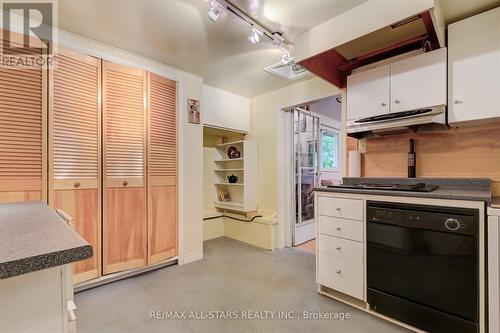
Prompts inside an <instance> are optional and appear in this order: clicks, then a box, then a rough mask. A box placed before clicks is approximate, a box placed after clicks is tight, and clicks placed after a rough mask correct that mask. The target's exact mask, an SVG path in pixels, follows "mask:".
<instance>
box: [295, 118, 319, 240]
mask: <svg viewBox="0 0 500 333" xmlns="http://www.w3.org/2000/svg"><path fill="white" fill-rule="evenodd" d="M293 119H294V126H293V131H294V132H293V147H294V156H295V186H294V188H295V195H294V199H295V227H294V238H293V243H294V245H298V244H301V243H304V242H306V241H308V240H311V239H313V238H314V237H315V234H316V225H315V222H316V221H315V216H314V192H313V188H314V187H316V186H317V185H318V167H319V163H318V160H319V154H318V142H319V118H318V117H317V116H315V115H314V114H312V113H310V112H308V111H306V110H303V109H300V108H296V109H294V112H293Z"/></svg>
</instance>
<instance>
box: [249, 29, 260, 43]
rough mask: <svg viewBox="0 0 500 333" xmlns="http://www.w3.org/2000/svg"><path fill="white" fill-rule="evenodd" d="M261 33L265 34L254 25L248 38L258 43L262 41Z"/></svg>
mask: <svg viewBox="0 0 500 333" xmlns="http://www.w3.org/2000/svg"><path fill="white" fill-rule="evenodd" d="M261 35H263V32H262V31H260V30H259V29H257V28H256V27H254V26H252V31H251V32H250V36H248V40H249V41H251V42H252V43H254V44H257V43H258V42H259V41H260V36H261Z"/></svg>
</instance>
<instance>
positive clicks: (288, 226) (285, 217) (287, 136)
mask: <svg viewBox="0 0 500 333" xmlns="http://www.w3.org/2000/svg"><path fill="white" fill-rule="evenodd" d="M339 95H340V98H341V100H342V101H343V103H342V119H341V126H340V129H339V132H340V140H341V141H340V150H339V152H340V154H341V158H340V163H341V165H342V177H345V176H346V175H347V159H346V158H343V157H344V156H345V154H346V142H347V137H346V113H347V110H346V103H345V102H344V101H345V100H346V98H347V94H346V89H339V90H338V91H337V92H335V93H331V94H328V95H326V96H322V97H319V98H316V99H314V100H310V101H307V100H306V101H304V102H302V103H300V104H296V105H291V106H286V107H282V108H280V109H279V110H278V111H279V115H278V122H279V126H278V170H282V171H283V172H278V179H277V182H278V184H277V185H278V186H277V187H278V220H279V227H278V248H280V249H281V248H285V247H293V227H292V226H293V223H294V220H295V219H294V202H293V199H294V190H293V185H292V184H293V177H294V171H293V161H294V157H293V152H292V142H293V141H292V139H293V138H292V135H291V133H292V131H291V126H292V125H293V122H292V118H291V117H290V116H289V114H288V112H290V111H291V110H293V109H294V108H295V107H298V106H300V105H304V104H307V103H313V102H315V101H317V100H320V99H324V98H327V97H334V96H339Z"/></svg>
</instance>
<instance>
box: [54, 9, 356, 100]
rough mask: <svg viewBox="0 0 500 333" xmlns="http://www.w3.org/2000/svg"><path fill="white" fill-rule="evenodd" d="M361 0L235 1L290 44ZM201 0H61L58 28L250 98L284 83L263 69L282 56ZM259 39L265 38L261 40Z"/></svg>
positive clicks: (241, 25)
mask: <svg viewBox="0 0 500 333" xmlns="http://www.w3.org/2000/svg"><path fill="white" fill-rule="evenodd" d="M363 1H365V0H235V1H233V3H234V4H235V5H236V6H238V7H240V8H241V9H242V10H244V11H245V12H248V13H250V14H251V15H252V16H253V17H254V18H256V19H258V20H259V21H261V23H262V24H263V25H264V26H266V27H268V28H269V29H271V31H278V30H280V31H283V32H285V33H286V36H285V37H286V38H287V39H288V40H290V41H293V39H294V38H295V37H296V36H297V34H299V33H301V32H303V31H305V30H307V29H310V28H311V27H313V26H315V25H318V24H320V23H322V22H324V21H326V20H327V19H329V18H331V17H333V16H335V15H338V14H340V13H342V12H343V11H345V10H347V9H349V8H351V7H354V6H355V5H357V4H359V3H361V2H363ZM207 8H208V5H207V1H206V0H59V27H60V28H61V29H62V30H65V31H68V32H72V33H74V34H77V35H80V36H83V37H86V38H89V39H92V40H95V41H98V42H101V43H103V44H107V45H111V46H114V47H117V48H120V49H123V50H127V51H129V52H132V53H136V54H139V55H141V56H144V57H147V58H151V59H154V60H157V61H160V62H162V63H165V64H167V65H170V66H172V67H176V68H180V69H183V70H186V71H188V72H191V73H194V74H197V75H200V76H203V77H204V79H205V83H207V84H209V85H213V86H216V87H219V88H222V89H226V90H229V91H232V92H235V93H237V94H240V95H243V96H247V97H253V96H257V95H260V94H263V93H265V92H268V91H272V90H275V89H279V88H282V87H285V86H287V85H289V84H292V83H293V82H290V81H285V80H283V79H280V78H277V77H274V76H272V75H271V74H268V73H266V72H264V71H263V70H262V69H263V68H265V67H267V66H269V65H271V64H274V63H276V62H278V61H279V60H280V56H281V53H280V51H279V50H277V49H276V48H275V47H273V46H272V45H271V43H270V42H269V41H267V40H265V42H261V43H259V44H257V45H255V44H252V43H250V42H249V41H248V40H247V37H248V34H249V33H250V27H249V26H248V25H247V24H245V23H243V22H242V21H241V20H240V19H237V18H236V17H235V16H234V15H230V14H229V13H227V12H226V13H224V14H222V15H221V17H220V18H219V20H218V21H217V22H215V23H214V22H211V21H210V20H209V19H208V17H207ZM263 39H264V38H263Z"/></svg>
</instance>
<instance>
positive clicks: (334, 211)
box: [318, 196, 363, 221]
mask: <svg viewBox="0 0 500 333" xmlns="http://www.w3.org/2000/svg"><path fill="white" fill-rule="evenodd" d="M318 211H319V215H326V216H333V217H341V218H344V219H350V220H357V221H363V200H357V199H344V198H332V197H324V196H320V197H319V198H318Z"/></svg>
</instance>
